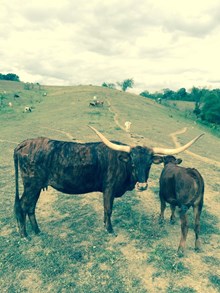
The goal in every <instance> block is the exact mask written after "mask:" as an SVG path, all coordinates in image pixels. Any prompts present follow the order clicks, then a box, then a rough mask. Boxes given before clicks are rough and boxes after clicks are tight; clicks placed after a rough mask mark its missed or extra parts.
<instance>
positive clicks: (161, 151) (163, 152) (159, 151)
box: [153, 133, 204, 155]
mask: <svg viewBox="0 0 220 293" xmlns="http://www.w3.org/2000/svg"><path fill="white" fill-rule="evenodd" d="M203 135H204V133H202V134H200V135H199V136H197V137H196V138H194V139H193V140H191V141H190V142H188V143H187V144H185V145H183V146H181V147H179V148H175V149H163V148H153V152H154V153H155V154H158V155H175V154H178V153H181V152H183V151H185V150H186V149H188V148H189V147H190V146H191V145H192V144H194V143H195V142H196V141H197V140H198V139H199V138H200V137H201V136H203Z"/></svg>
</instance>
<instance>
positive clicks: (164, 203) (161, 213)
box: [159, 194, 166, 224]
mask: <svg viewBox="0 0 220 293" xmlns="http://www.w3.org/2000/svg"><path fill="white" fill-rule="evenodd" d="M165 209H166V202H165V200H164V198H163V196H162V195H161V194H160V216H159V222H160V224H162V223H163V222H164V211H165Z"/></svg>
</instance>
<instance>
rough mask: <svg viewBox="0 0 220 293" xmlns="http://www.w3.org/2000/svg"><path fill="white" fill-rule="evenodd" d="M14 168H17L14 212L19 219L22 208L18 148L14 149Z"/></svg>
mask: <svg viewBox="0 0 220 293" xmlns="http://www.w3.org/2000/svg"><path fill="white" fill-rule="evenodd" d="M14 168H15V203H14V213H15V216H16V218H17V219H19V218H20V216H21V214H22V208H21V203H20V198H19V174H18V155H17V152H16V150H15V151H14Z"/></svg>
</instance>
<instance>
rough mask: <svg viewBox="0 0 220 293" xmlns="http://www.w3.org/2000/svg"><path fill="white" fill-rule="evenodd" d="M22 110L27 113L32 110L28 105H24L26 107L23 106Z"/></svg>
mask: <svg viewBox="0 0 220 293" xmlns="http://www.w3.org/2000/svg"><path fill="white" fill-rule="evenodd" d="M24 112H25V113H27V112H32V108H31V107H29V106H26V107H25V108H24Z"/></svg>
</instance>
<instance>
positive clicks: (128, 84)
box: [117, 78, 134, 92]
mask: <svg viewBox="0 0 220 293" xmlns="http://www.w3.org/2000/svg"><path fill="white" fill-rule="evenodd" d="M117 84H118V85H119V86H120V87H121V89H122V90H123V92H125V91H126V90H127V89H128V88H133V85H134V80H133V78H130V79H129V78H128V79H125V80H124V81H122V82H118V83H117Z"/></svg>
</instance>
